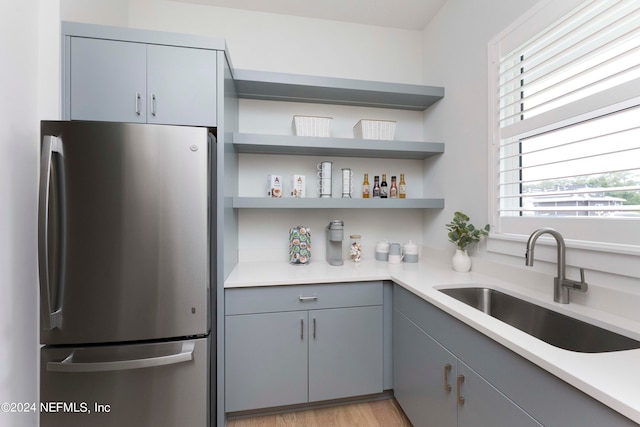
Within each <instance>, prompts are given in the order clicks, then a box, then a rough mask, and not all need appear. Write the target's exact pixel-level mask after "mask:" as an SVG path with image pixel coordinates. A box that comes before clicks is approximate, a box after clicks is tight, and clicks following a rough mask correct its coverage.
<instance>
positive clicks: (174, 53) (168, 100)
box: [147, 45, 216, 126]
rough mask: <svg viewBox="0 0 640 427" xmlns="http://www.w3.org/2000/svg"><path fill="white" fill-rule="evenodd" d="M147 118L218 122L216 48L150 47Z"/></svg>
mask: <svg viewBox="0 0 640 427" xmlns="http://www.w3.org/2000/svg"><path fill="white" fill-rule="evenodd" d="M147 70H148V71H147V76H148V77H147V78H148V80H147V121H148V123H163V124H175V125H190V126H215V124H216V51H213V50H205V49H193V48H183V47H175V46H161V45H148V46H147Z"/></svg>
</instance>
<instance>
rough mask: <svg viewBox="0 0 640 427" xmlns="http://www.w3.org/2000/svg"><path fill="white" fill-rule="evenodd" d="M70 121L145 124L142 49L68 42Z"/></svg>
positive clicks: (98, 42)
mask: <svg viewBox="0 0 640 427" xmlns="http://www.w3.org/2000/svg"><path fill="white" fill-rule="evenodd" d="M70 77H71V82H70V83H71V84H70V91H71V94H70V98H71V119H72V120H101V121H113V122H142V123H144V122H146V121H147V112H146V102H145V99H146V80H147V70H146V46H145V45H144V44H141V43H130V42H120V41H113V40H100V39H91V38H84V37H72V38H71V76H70Z"/></svg>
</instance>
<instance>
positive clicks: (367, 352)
mask: <svg viewBox="0 0 640 427" xmlns="http://www.w3.org/2000/svg"><path fill="white" fill-rule="evenodd" d="M382 330H383V329H382V306H369V307H350V308H336V309H327V310H311V311H309V401H311V402H315V401H321V400H327V399H337V398H342V397H348V396H358V395H364V394H371V393H380V392H382V390H383V360H382V359H383V344H382Z"/></svg>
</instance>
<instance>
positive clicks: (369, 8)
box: [175, 0, 446, 30]
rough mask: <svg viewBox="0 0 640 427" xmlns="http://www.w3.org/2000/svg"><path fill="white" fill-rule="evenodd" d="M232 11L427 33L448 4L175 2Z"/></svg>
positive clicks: (386, 0) (432, 0) (394, 0)
mask: <svg viewBox="0 0 640 427" xmlns="http://www.w3.org/2000/svg"><path fill="white" fill-rule="evenodd" d="M175 1H181V2H184V3H199V4H206V5H210V6H217V7H227V8H232V9H244V10H252V11H257V12H267V13H277V14H282V15H294V16H304V17H308V18H318V19H329V20H333V21H343V22H352V23H357V24H366V25H379V26H383V27H393V28H402V29H407V30H423V29H424V28H425V27H426V25H427V23H428V22H429V20H430V19H431V18H432V17H433V16H434V15H435V14H436V12H438V10H439V9H440V7H441V6H442V5H443V4H444V3H445V2H446V0H321V1H318V0H175Z"/></svg>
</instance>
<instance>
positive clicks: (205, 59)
mask: <svg viewBox="0 0 640 427" xmlns="http://www.w3.org/2000/svg"><path fill="white" fill-rule="evenodd" d="M62 28H63V61H62V64H63V72H62V78H63V80H62V89H63V90H62V92H63V118H64V119H67V120H95V121H113V122H134V123H157V124H168V125H185V126H211V127H212V126H216V125H217V110H216V105H217V92H218V91H217V78H216V70H217V64H216V61H217V59H216V58H217V51H218V50H222V49H224V48H225V45H224V41H220V40H217V39H210V38H205V37H198V36H188V35H181V34H172V33H160V32H154V31H144V30H134V29H130V28H116V27H104V26H99V25H90V24H78V23H68V22H65V23H63V25H62Z"/></svg>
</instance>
